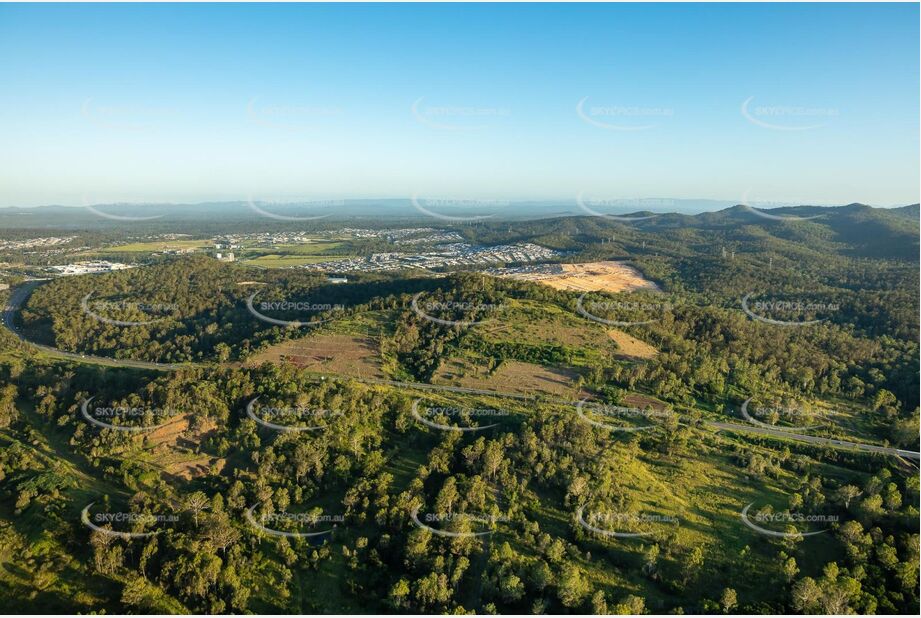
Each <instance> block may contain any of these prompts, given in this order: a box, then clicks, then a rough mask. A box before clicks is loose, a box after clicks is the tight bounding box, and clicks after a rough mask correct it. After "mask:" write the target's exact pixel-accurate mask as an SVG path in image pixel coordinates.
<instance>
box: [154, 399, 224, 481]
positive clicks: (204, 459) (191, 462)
mask: <svg viewBox="0 0 921 618" xmlns="http://www.w3.org/2000/svg"><path fill="white" fill-rule="evenodd" d="M216 428H217V423H216V422H215V421H214V420H212V419H204V420H203V421H202V422H201V423H199V424H198V426H197V427H193V424H192V417H191V415H188V414H184V415H180V416H176V417H173V418H172V419H171V420H170V421H169V422H167V423H165V424H164V425H163V426H161V427H158V428H157V429H154V430H153V431H151V432H149V433H147V435H146V436H145V442H146V444H147V446H148V448H149V453H150V454H151V455H152V456H153V462H152V463H154V464H155V465H156V466H157V467H159V468H160V469H162V470H163V471H164V472H165V473H166V474H169V475H171V476H175V477H178V478H181V479H185V480H191V479H193V478H197V477H199V476H204V475H206V474H210V473H211V471H212V468H216V469H217V470H218V471H219V470H221V469H222V468H223V467H224V464H225V463H226V461H225V460H224V459H222V458H219V457H212V456H210V455H202V454H198V453H196V452H195V451H196V449H197V448H198V445H199V444H201V442H202V441H203V440H204V439H205V438H207V436H208V434H209V433H211V432H213V431H214V430H215V429H216Z"/></svg>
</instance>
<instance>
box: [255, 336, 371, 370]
mask: <svg viewBox="0 0 921 618" xmlns="http://www.w3.org/2000/svg"><path fill="white" fill-rule="evenodd" d="M266 362H269V363H291V364H294V365H297V366H298V367H303V368H306V369H310V370H311V371H320V372H324V373H331V374H336V375H342V376H354V377H364V378H386V377H387V376H386V375H385V374H384V372H383V370H382V368H381V366H382V363H381V358H380V351H379V350H378V346H377V343H376V342H375V341H374V339H372V338H369V337H360V336H351V335H340V334H328V333H327V334H320V335H315V336H308V337H304V338H302V339H294V340H291V341H286V342H283V343H280V344H278V345H275V346H272V347H271V348H269V349H268V350H265V351H263V352H261V353H259V354H256V355H254V356H252V357H251V358H250V359H249V360H248V362H247V364H251V365H260V364H262V363H266Z"/></svg>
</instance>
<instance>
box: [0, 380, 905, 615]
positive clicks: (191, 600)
mask: <svg viewBox="0 0 921 618" xmlns="http://www.w3.org/2000/svg"><path fill="white" fill-rule="evenodd" d="M3 377H4V380H5V383H7V384H9V382H10V381H11V380H15V381H16V383H17V384H18V388H16V387H13V388H12V390H10V389H9V388H7V390H8V391H9V393H8V394H7V397H6V400H7V401H11V402H16V401H18V402H19V403H18V408H19V410H20V412H19V413H18V414H16V415H15V416H14V418H12V419H11V420H10V421H9V422H8V424H7V426H6V427H5V428H4V429H3V430H2V433H0V438H2V439H3V440H4V442H5V444H6V445H7V447H6V448H5V449H4V450H3V456H2V458H0V465H2V468H0V470H2V474H0V491H2V492H3V493H4V494H6V495H7V496H8V497H9V500H5V501H4V502H5V503H6V504H8V505H10V506H8V507H5V509H4V512H3V513H4V517H3V519H4V520H6V521H7V522H8V523H7V524H5V526H4V528H3V532H2V535H3V536H2V538H3V539H4V547H5V551H6V552H8V553H7V555H9V556H12V557H14V559H15V560H16V561H17V564H22V565H25V566H24V567H23V569H25V570H26V571H27V573H21V575H20V576H17V577H13V578H12V579H7V580H6V581H7V582H12V583H10V584H9V589H10V590H11V591H12V592H13V593H14V594H17V593H19V592H21V591H23V590H28V589H30V588H31V587H32V586H40V587H41V588H37V589H38V590H44V591H46V592H45V593H42V594H41V595H40V596H38V597H37V598H38V599H40V601H39V602H40V603H48V604H51V605H49V606H50V607H54V605H53V603H54V601H53V599H55V598H56V596H55V595H60V594H69V595H72V596H70V597H69V598H68V599H67V600H66V601H64V599H61V600H60V601H58V603H61V605H58V607H67V608H69V609H70V610H71V611H74V610H80V611H92V610H97V611H98V610H101V609H107V610H108V611H140V612H152V611H156V612H165V613H170V612H177V611H191V612H243V611H262V612H298V611H300V612H303V611H315V612H330V611H362V612H381V611H416V612H455V611H463V610H476V611H481V612H489V611H501V612H532V611H535V612H536V611H544V612H551V613H565V612H579V611H590V612H599V613H603V612H604V611H621V612H623V611H633V612H639V613H642V612H644V611H655V612H666V611H673V610H677V609H678V608H679V607H680V608H683V609H684V610H685V611H702V612H712V611H719V609H720V607H721V604H722V605H723V606H725V605H726V604H728V603H730V602H732V603H735V604H737V607H736V608H737V609H738V610H739V611H752V612H784V611H787V612H789V611H805V612H814V611H825V612H831V611H841V612H844V611H848V610H850V611H857V612H861V613H872V612H881V613H886V612H910V611H911V610H912V609H917V605H918V598H917V593H916V591H915V586H916V583H917V568H918V567H917V565H918V555H917V544H918V537H917V517H918V511H917V507H916V504H917V499H918V486H917V482H918V477H917V474H916V473H915V474H906V473H905V472H904V470H903V469H902V468H901V467H900V466H899V464H898V463H897V462H895V461H894V460H887V459H883V458H880V457H875V456H870V455H863V454H853V455H841V454H839V455H833V454H832V453H831V452H826V451H823V450H822V449H816V448H814V447H809V446H792V447H791V446H787V447H786V448H783V449H780V448H777V447H776V446H775V445H772V444H771V443H770V441H766V442H765V443H763V444H758V443H757V442H756V443H754V444H749V443H747V442H745V441H739V440H735V439H729V438H726V437H721V436H719V435H717V434H713V433H710V432H708V431H704V430H701V429H698V428H696V427H695V425H694V423H693V421H692V422H691V423H689V424H684V425H679V424H677V423H673V422H672V421H670V420H663V421H662V423H661V424H659V423H657V427H656V429H654V430H652V431H649V432H643V433H640V434H631V435H625V434H618V433H610V432H603V431H598V430H597V429H596V428H594V427H592V426H591V425H588V424H586V423H583V422H581V421H580V420H578V418H577V417H576V415H574V414H573V413H572V410H571V409H566V408H561V407H554V406H544V405H540V406H533V405H528V406H524V405H518V406H515V405H514V404H509V405H511V406H512V407H511V408H509V409H510V412H511V414H510V415H509V416H507V417H502V418H501V419H500V420H499V422H500V427H499V428H497V429H493V430H489V431H487V432H483V433H472V434H469V433H468V434H460V433H453V432H440V431H437V430H431V429H429V428H426V427H425V426H423V425H420V424H419V423H418V422H416V421H415V419H414V418H413V416H412V413H411V407H412V401H413V398H414V395H412V394H410V393H406V392H401V391H398V390H394V389H392V388H389V387H368V386H363V385H360V384H356V383H348V382H341V383H329V382H326V383H322V382H321V383H318V382H316V380H315V378H314V377H313V376H311V375H309V374H306V373H304V372H297V371H295V370H293V369H292V368H291V367H284V366H282V367H277V366H268V365H267V366H264V367H262V368H259V369H252V370H241V369H225V370H193V371H185V372H179V373H174V374H170V375H165V376H160V377H156V378H153V379H152V378H151V377H149V376H144V375H139V374H137V373H130V372H125V371H121V370H115V371H112V370H102V369H98V368H93V367H87V366H81V367H75V368H67V367H66V366H63V365H56V366H41V365H30V366H28V367H25V368H22V367H15V366H12V365H9V364H7V365H4V366H3ZM88 396H95V397H97V398H98V399H99V400H101V401H105V402H123V403H130V404H131V405H135V406H158V407H164V408H169V409H174V410H176V411H177V414H182V415H186V414H187V415H190V416H191V417H193V418H194V419H195V423H196V424H200V425H206V426H209V427H212V429H211V430H210V431H209V432H208V433H207V434H206V435H203V436H202V440H201V441H200V443H199V444H198V445H196V447H195V448H196V451H197V452H201V453H206V454H210V455H212V456H215V457H221V458H223V459H224V460H226V462H227V463H226V465H225V466H224V467H223V469H222V470H221V471H220V472H218V471H215V470H212V471H210V472H207V473H204V474H203V475H200V476H197V477H195V478H193V479H192V480H187V481H183V480H180V479H177V478H174V477H172V476H171V475H170V474H169V473H168V472H166V471H165V470H164V469H163V467H162V465H161V464H160V461H159V459H158V457H157V456H154V454H153V452H151V451H150V448H151V443H150V440H151V439H152V436H151V437H148V438H145V437H144V436H143V435H136V436H127V434H126V433H125V432H120V431H114V430H109V429H99V428H98V427H94V426H93V425H92V424H90V423H87V422H86V421H85V420H84V419H83V418H82V417H81V415H80V413H79V408H80V405H81V402H82V401H84V400H85V399H86V398H87V397H88ZM257 396H258V397H259V398H260V402H263V403H264V405H265V406H267V407H266V408H262V409H263V410H269V409H271V406H283V405H300V406H306V407H311V406H318V407H322V408H324V409H329V410H335V411H336V412H337V413H338V415H337V416H336V417H335V420H331V422H330V423H329V426H328V429H326V430H324V431H319V432H314V431H309V432H308V431H305V432H278V431H274V430H269V429H266V428H262V427H260V426H259V425H258V424H257V423H255V422H254V421H253V420H252V419H251V418H249V417H248V416H247V414H246V413H245V407H246V404H247V402H249V401H251V400H252V398H254V397H257ZM497 404H499V402H490V403H489V405H493V406H495V405H497ZM441 405H451V402H450V401H443V402H441ZM468 405H472V404H468ZM481 405H482V404H481ZM502 405H505V403H503V404H502ZM186 433H187V435H196V434H195V430H194V428H193V427H190V428H189V429H188V430H187V432H186ZM49 448H56V449H60V450H58V451H57V453H56V455H54V456H50V455H51V454H53V453H49V450H48V449H49ZM56 461H57V462H62V463H58V464H56V463H55V462H56ZM745 478H749V479H754V480H756V481H757V482H756V483H755V484H754V485H750V484H748V483H746V482H745V481H744V479H745ZM88 479H92V481H89V480H88ZM90 502H93V503H94V505H93V509H92V512H93V513H107V512H130V513H132V514H146V515H147V516H148V517H147V519H146V520H145V519H144V518H138V519H137V521H135V522H132V523H130V524H126V523H124V522H113V523H111V524H103V526H102V527H103V528H105V529H109V528H111V529H112V530H116V531H119V532H124V531H131V532H134V533H140V534H147V533H151V532H156V531H157V530H161V531H160V532H157V533H156V534H153V535H150V536H144V537H139V538H134V539H128V538H119V537H115V536H112V535H109V534H107V533H105V532H101V531H92V530H90V529H88V528H87V527H86V526H85V525H83V524H81V523H80V516H79V513H80V511H81V510H82V509H83V508H84V507H86V506H87V504H89V503H90ZM749 502H754V503H755V506H754V507H753V509H754V510H753V511H752V512H753V513H755V512H757V513H758V516H759V517H760V516H763V515H764V514H765V513H767V514H770V513H772V512H773V513H774V514H775V515H777V514H783V513H788V512H789V513H801V512H808V513H824V514H826V515H832V516H835V517H838V523H836V524H833V525H832V526H831V530H830V532H827V533H825V534H822V535H820V536H819V537H796V538H788V539H771V538H769V537H764V536H760V535H758V534H753V533H752V532H751V531H750V530H749V529H748V528H746V527H745V526H743V525H742V524H741V522H740V521H739V510H740V509H741V508H742V507H744V506H745V504H747V503H749ZM253 507H255V509H254V510H253V511H252V512H253V513H254V514H255V516H257V517H259V516H266V517H268V519H265V520H263V521H268V522H270V524H268V527H269V528H273V529H280V530H287V531H298V530H303V529H305V528H304V526H305V524H303V523H299V522H298V521H290V520H280V519H277V518H276V519H272V518H271V516H272V515H273V514H279V513H311V514H312V515H314V516H317V517H322V516H326V517H328V518H329V519H328V520H329V521H334V522H336V524H335V530H334V532H332V533H331V534H330V535H329V536H328V537H324V538H323V540H322V541H309V540H307V539H303V538H302V539H296V538H295V539H291V538H284V539H283V538H277V537H272V536H269V535H267V534H265V533H260V532H258V531H257V530H255V529H254V527H253V526H252V525H251V523H250V521H249V520H248V518H247V511H249V510H250V509H252V508H253ZM7 509H9V510H7ZM414 512H415V513H417V514H418V518H419V520H420V521H422V522H427V523H428V525H430V526H431V527H432V528H434V529H436V530H437V529H440V530H447V531H452V532H481V531H484V530H486V531H492V533H491V534H488V535H485V536H461V537H443V536H439V535H437V534H434V533H433V532H432V531H431V530H428V529H424V528H421V527H419V526H418V525H416V524H414V523H413V518H412V514H413V513H414ZM579 512H583V513H585V515H584V518H588V519H589V520H590V521H596V519H592V517H593V516H594V517H599V516H601V515H604V514H606V513H608V514H610V513H616V514H618V515H619V516H620V517H621V519H607V520H605V519H601V520H600V521H601V522H602V523H601V525H602V527H605V528H615V529H616V528H617V526H618V525H620V526H633V525H632V524H630V523H629V521H630V520H629V519H627V520H626V521H627V523H626V524H624V523H620V524H618V522H622V521H623V518H625V517H628V516H630V515H631V514H632V515H633V516H635V517H641V516H649V515H661V516H668V517H669V518H670V519H667V520H666V521H665V523H662V524H657V523H651V524H639V527H638V528H637V527H631V528H624V529H632V530H634V531H635V530H643V531H646V532H649V535H648V536H645V537H643V538H640V539H631V540H622V539H610V538H605V537H603V536H599V535H597V534H592V533H589V532H588V531H587V530H586V529H585V528H583V527H582V526H581V525H579V523H578V517H577V515H578V513H579ZM445 513H454V514H479V515H482V516H484V517H485V520H486V522H487V523H483V522H482V521H480V520H473V519H464V518H460V517H457V518H452V519H448V520H447V521H443V520H438V519H437V518H436V519H435V520H432V519H431V518H430V517H429V516H431V515H432V514H437V515H443V514H445ZM164 514H165V515H169V516H171V517H172V519H169V520H168V521H165V522H158V521H157V520H155V519H154V518H155V517H156V516H163V515H164ZM759 521H760V520H759ZM489 522H493V523H489ZM766 525H767V524H766ZM107 526H108V527H107ZM484 526H485V527H484ZM319 527H320V528H324V527H327V528H328V527H329V526H326V525H323V526H319ZM775 527H777V526H775ZM307 529H309V530H315V529H317V528H316V527H310V526H309V525H308V526H307ZM778 529H781V530H782V529H784V528H783V526H779V527H778ZM803 531H806V529H803ZM35 538H41V539H42V541H41V543H37V542H35V541H34V540H32V539H35ZM73 571H76V572H79V573H81V574H82V575H81V577H82V578H84V579H86V580H93V581H92V582H88V583H86V584H85V585H84V586H83V587H82V589H81V590H80V592H79V593H75V592H74V591H73V588H70V589H69V590H70V592H67V590H68V586H72V585H73V583H72V581H71V579H70V577H71V576H70V573H71V572H73ZM755 573H757V575H758V577H756V578H753V574H755ZM33 576H38V578H37V579H35V580H34V582H35V583H34V584H33V583H31V582H32V581H33V580H32V579H30V578H31V577H33ZM4 577H8V576H4ZM733 599H734V601H733ZM33 607H34V605H33Z"/></svg>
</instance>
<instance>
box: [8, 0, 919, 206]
mask: <svg viewBox="0 0 921 618" xmlns="http://www.w3.org/2000/svg"><path fill="white" fill-rule="evenodd" d="M918 51H919V8H918V5H917V4H801V5H790V4H785V5H760V4H759V5H754V4H739V5H727V4H713V5H688V4H673V5H623V4H621V5H617V4H614V5H598V4H587V5H548V4H539V5H520V4H508V5H483V4H478V5H419V4H404V5H374V4H366V5H345V4H340V5H292V4H275V5H268V4H253V5H239V4H233V5H215V4H201V5H174V4H159V5H157V4H149V5H145V4H127V5H112V4H100V5H9V4H4V5H0V85H2V86H0V136H2V138H0V145H2V147H0V206H34V205H40V204H65V205H80V204H83V203H101V202H112V201H129V202H154V201H174V202H186V201H217V200H236V199H245V198H247V197H253V198H255V199H262V200H294V199H298V200H299V199H327V198H340V199H341V198H357V197H409V196H411V195H419V196H428V197H456V198H465V199H484V200H485V199H503V200H512V199H568V200H572V199H574V198H575V196H577V195H579V194H584V195H588V196H591V197H593V198H597V199H605V198H611V199H621V198H654V197H662V198H710V199H720V200H734V201H740V202H743V201H746V200H747V201H750V202H761V203H765V202H769V201H776V202H784V203H787V202H792V203H812V204H837V203H850V202H863V203H868V204H873V205H882V206H891V205H900V204H908V203H914V202H917V201H918V193H919V168H921V161H919V120H918V118H919V53H918Z"/></svg>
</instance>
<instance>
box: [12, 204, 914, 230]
mask: <svg viewBox="0 0 921 618" xmlns="http://www.w3.org/2000/svg"><path fill="white" fill-rule="evenodd" d="M753 206H754V207H755V208H756V209H757V210H758V211H759V212H763V213H765V214H767V215H768V216H767V217H766V219H768V220H769V219H771V218H772V217H780V218H785V217H800V218H805V217H812V216H821V215H822V214H823V213H824V214H827V213H828V212H829V209H839V208H844V209H866V210H867V211H868V212H869V211H873V212H876V211H884V212H887V213H890V214H891V215H894V216H899V217H905V218H907V219H914V220H917V219H918V205H917V204H914V205H911V206H903V207H900V208H886V209H882V208H872V207H869V206H863V205H860V204H850V205H847V206H837V207H836V206H783V207H780V208H764V207H761V206H759V205H758V204H757V203H754V204H753ZM733 212H735V213H736V214H737V215H738V216H743V215H744V216H746V217H749V218H750V215H751V214H752V212H751V209H750V208H748V207H745V206H739V205H738V204H737V203H735V202H731V201H721V200H704V199H682V200H675V199H665V198H662V199H660V198H643V199H635V200H591V199H588V198H585V199H581V198H580V199H576V200H570V201H569V202H566V201H524V202H498V201H489V200H487V201H477V200H457V201H450V200H443V199H423V198H418V199H360V200H344V201H317V202H303V203H287V204H270V203H262V202H244V201H236V202H208V203H199V204H168V203H162V204H159V203H158V204H94V205H91V206H83V207H72V206H37V207H30V208H21V207H6V208H0V227H2V228H19V229H22V228H33V229H37V228H56V229H62V228H64V229H66V228H79V229H93V228H97V227H98V228H112V227H120V226H128V225H130V226H132V227H135V226H139V225H143V224H149V225H150V227H152V228H161V227H162V226H163V225H164V224H169V223H192V222H196V223H210V224H216V223H220V222H226V223H231V222H233V223H240V222H243V221H259V222H260V223H261V224H262V226H264V225H267V224H272V225H284V224H298V223H300V224H305V225H307V224H309V225H316V226H320V227H328V224H331V223H333V222H336V223H337V224H340V225H341V224H343V223H346V224H348V225H370V224H373V223H380V222H383V221H388V223H389V222H390V221H391V220H392V221H393V222H397V221H400V222H403V223H405V222H408V221H411V220H416V221H429V222H431V224H432V225H433V226H439V225H451V224H461V223H471V222H478V221H503V220H522V219H526V220H534V219H548V218H558V217H570V216H599V215H601V216H614V217H624V216H643V215H650V214H656V215H659V217H657V218H660V217H664V216H665V215H684V216H689V215H701V216H703V217H705V218H706V216H713V217H717V218H719V217H726V216H729V217H732V216H733V214H732V213H733ZM666 220H668V219H666ZM661 222H662V221H660V223H661ZM262 226H260V227H262Z"/></svg>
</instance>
